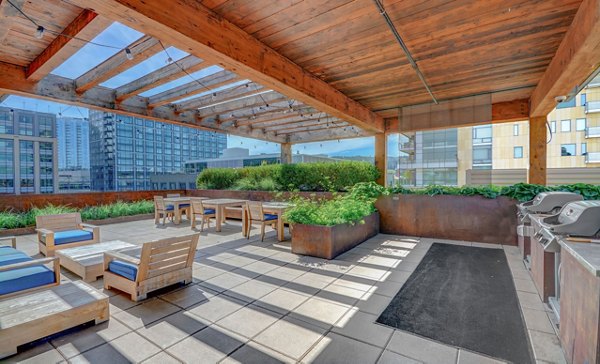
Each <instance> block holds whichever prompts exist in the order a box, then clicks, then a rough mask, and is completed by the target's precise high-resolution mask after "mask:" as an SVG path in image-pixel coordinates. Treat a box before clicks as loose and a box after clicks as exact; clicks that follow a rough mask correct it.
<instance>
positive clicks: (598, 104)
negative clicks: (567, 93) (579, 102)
mask: <svg viewBox="0 0 600 364" xmlns="http://www.w3.org/2000/svg"><path fill="white" fill-rule="evenodd" d="M585 112H586V113H588V114H589V113H594V112H600V101H588V102H586V104H585Z"/></svg>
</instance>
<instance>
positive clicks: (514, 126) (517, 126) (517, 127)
mask: <svg viewBox="0 0 600 364" xmlns="http://www.w3.org/2000/svg"><path fill="white" fill-rule="evenodd" d="M513 135H515V136H516V135H519V124H516V125H513Z"/></svg>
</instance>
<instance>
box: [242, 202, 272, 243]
mask: <svg viewBox="0 0 600 364" xmlns="http://www.w3.org/2000/svg"><path fill="white" fill-rule="evenodd" d="M246 211H247V212H248V216H247V218H248V223H247V224H246V226H247V229H248V230H247V231H246V238H247V239H250V229H252V222H255V221H256V222H260V241H264V240H265V226H266V225H271V226H276V224H277V220H278V218H277V215H273V214H265V213H264V211H263V207H262V202H258V201H248V202H246Z"/></svg>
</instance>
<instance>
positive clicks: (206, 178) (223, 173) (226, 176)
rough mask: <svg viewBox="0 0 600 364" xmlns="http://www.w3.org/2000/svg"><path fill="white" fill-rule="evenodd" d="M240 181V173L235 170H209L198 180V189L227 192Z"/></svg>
mask: <svg viewBox="0 0 600 364" xmlns="http://www.w3.org/2000/svg"><path fill="white" fill-rule="evenodd" d="M238 179H240V175H239V171H238V170H237V169H233V168H207V169H205V170H203V171H202V172H200V174H199V175H198V178H197V179H196V186H198V188H207V189H215V190H225V189H228V188H231V187H232V186H233V184H234V183H235V181H237V180H238Z"/></svg>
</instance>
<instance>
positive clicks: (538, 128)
mask: <svg viewBox="0 0 600 364" xmlns="http://www.w3.org/2000/svg"><path fill="white" fill-rule="evenodd" d="M547 129H548V126H547V124H546V117H545V116H539V117H531V118H530V119H529V181H528V182H529V183H535V184H538V185H545V184H546V158H547V157H546V149H547V144H546V130H547Z"/></svg>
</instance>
